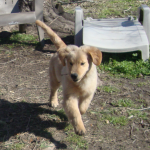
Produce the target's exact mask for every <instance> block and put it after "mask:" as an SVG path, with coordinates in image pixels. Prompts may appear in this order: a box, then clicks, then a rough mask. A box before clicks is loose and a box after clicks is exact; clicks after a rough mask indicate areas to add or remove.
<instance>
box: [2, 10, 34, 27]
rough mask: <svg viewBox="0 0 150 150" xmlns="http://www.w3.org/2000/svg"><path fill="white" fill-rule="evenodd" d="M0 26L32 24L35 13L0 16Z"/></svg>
mask: <svg viewBox="0 0 150 150" xmlns="http://www.w3.org/2000/svg"><path fill="white" fill-rule="evenodd" d="M0 20H1V21H0V26H5V25H14V24H26V23H33V22H35V20H36V16H35V12H22V13H11V14H5V15H0Z"/></svg>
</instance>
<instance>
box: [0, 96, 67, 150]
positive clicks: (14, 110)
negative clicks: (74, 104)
mask: <svg viewBox="0 0 150 150" xmlns="http://www.w3.org/2000/svg"><path fill="white" fill-rule="evenodd" d="M44 105H47V104H39V103H25V102H16V103H10V102H9V101H7V100H4V99H0V142H4V141H6V140H8V139H9V138H10V137H11V136H14V135H17V134H18V133H22V132H29V133H33V134H35V135H36V136H41V137H44V138H47V139H49V140H50V141H51V142H53V143H54V144H55V146H56V147H57V148H59V147H61V149H66V147H67V146H66V144H63V143H61V142H59V141H57V140H55V139H54V138H53V136H52V134H51V133H50V132H48V131H46V130H45V129H46V128H49V127H55V128H57V130H61V129H64V128H65V127H66V126H67V121H63V122H56V121H55V120H53V121H51V120H46V121H43V120H42V119H41V118H40V117H39V115H41V114H45V113H48V114H50V115H53V114H55V115H57V116H59V117H60V118H61V119H63V120H67V118H66V116H65V114H63V113H60V112H57V111H53V110H50V109H46V108H42V106H44Z"/></svg>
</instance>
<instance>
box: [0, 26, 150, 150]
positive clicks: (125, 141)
mask: <svg viewBox="0 0 150 150" xmlns="http://www.w3.org/2000/svg"><path fill="white" fill-rule="evenodd" d="M29 29H30V31H31V30H32V31H34V30H33V28H32V27H29ZM30 31H28V32H30ZM35 34H37V33H36V31H35ZM62 36H63V37H64V35H63V34H62ZM65 36H66V37H65V38H63V39H64V41H65V42H66V43H67V44H73V37H72V36H70V35H68V36H67V35H65ZM55 50H56V49H55V47H54V46H53V45H52V43H51V42H50V41H49V40H46V45H45V47H44V50H43V51H40V48H39V47H37V48H35V46H33V45H30V44H29V45H28V44H27V45H26V47H22V46H19V47H15V48H12V49H8V48H7V47H5V46H4V45H3V47H1V49H0V149H1V150H7V149H14V150H16V149H18V150H19V149H21V150H41V149H47V150H48V149H49V150H52V149H68V150H71V149H85V148H87V149H89V150H98V149H100V150H119V149H126V150H127V149H132V150H135V149H136V150H137V149H144V150H148V149H149V148H150V120H149V113H150V111H149V109H146V110H144V109H142V110H140V111H142V112H143V111H144V112H147V119H143V118H140V117H134V116H132V115H131V116H130V117H131V119H129V121H128V122H127V124H126V125H124V126H120V125H119V126H118V125H114V124H113V123H111V122H110V121H108V119H102V115H103V113H106V114H108V115H111V112H110V111H109V110H111V109H116V110H118V109H119V111H116V116H117V115H120V113H121V115H122V116H127V112H126V111H127V109H125V108H124V107H116V106H115V105H113V104H114V103H113V102H114V101H116V100H118V99H131V100H133V101H134V103H135V104H136V105H139V106H140V105H143V106H144V107H145V108H147V107H149V106H150V99H149V98H150V77H144V78H138V79H134V80H129V79H123V78H114V77H112V76H110V75H108V74H107V73H106V72H101V73H99V78H100V80H101V81H102V82H103V85H102V86H101V87H99V88H98V89H97V91H96V93H95V96H94V98H93V101H92V103H91V105H90V107H89V109H88V111H87V113H86V114H85V115H83V121H84V124H85V127H86V129H87V133H86V135H85V136H84V137H82V140H84V141H86V145H87V146H86V147H84V146H80V145H77V143H75V140H74V141H73V140H72V141H71V140H68V139H69V136H70V135H69V134H70V132H71V133H72V132H73V129H72V128H71V129H70V131H69V132H67V131H68V130H66V128H69V126H70V125H69V123H68V121H67V118H66V116H65V114H64V113H63V110H62V105H61V103H62V89H61V88H60V89H59V96H58V97H59V101H60V105H59V107H58V108H56V109H53V108H50V107H49V106H48V105H47V103H48V99H49V93H50V92H49V91H50V87H49V81H48V80H49V77H48V68H49V60H50V58H51V55H52V52H54V51H55ZM103 87H112V88H111V89H110V90H104V89H103ZM113 88H114V89H113ZM140 100H142V102H141V101H140ZM133 109H134V108H133ZM135 109H137V108H135ZM102 112H103V113H102ZM118 112H119V114H117V113H118ZM78 143H79V141H78ZM82 144H83V143H82Z"/></svg>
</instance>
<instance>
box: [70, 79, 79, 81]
mask: <svg viewBox="0 0 150 150" xmlns="http://www.w3.org/2000/svg"><path fill="white" fill-rule="evenodd" d="M72 80H73V81H74V82H79V81H80V80H78V79H72Z"/></svg>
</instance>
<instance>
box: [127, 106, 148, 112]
mask: <svg viewBox="0 0 150 150" xmlns="http://www.w3.org/2000/svg"><path fill="white" fill-rule="evenodd" d="M127 109H129V110H141V111H143V110H147V109H150V107H147V108H142V109H131V108H127Z"/></svg>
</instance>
